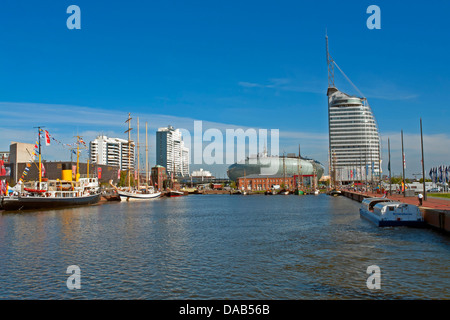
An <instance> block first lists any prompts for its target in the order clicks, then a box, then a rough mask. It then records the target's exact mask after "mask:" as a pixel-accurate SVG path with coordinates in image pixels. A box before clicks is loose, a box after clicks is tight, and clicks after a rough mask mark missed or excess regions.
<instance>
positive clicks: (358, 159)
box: [326, 37, 381, 185]
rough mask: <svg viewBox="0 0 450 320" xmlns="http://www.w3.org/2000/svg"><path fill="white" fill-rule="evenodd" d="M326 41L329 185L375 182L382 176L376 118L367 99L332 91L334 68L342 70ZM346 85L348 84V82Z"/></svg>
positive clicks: (333, 89)
mask: <svg viewBox="0 0 450 320" xmlns="http://www.w3.org/2000/svg"><path fill="white" fill-rule="evenodd" d="M326 40H327V63H328V91H327V96H328V129H329V164H330V176H331V179H332V183H333V184H335V185H339V184H349V183H353V182H356V183H358V182H359V183H372V182H377V181H378V180H379V179H380V174H381V154H380V136H379V132H378V126H377V123H376V120H375V117H374V115H373V112H372V109H371V108H370V106H369V104H368V102H367V99H366V98H364V97H357V96H351V95H348V94H346V93H344V92H341V91H339V90H338V89H337V88H336V87H335V85H334V66H336V67H337V68H338V69H339V70H340V71H341V72H342V70H341V69H340V68H339V67H338V66H337V64H336V63H335V62H334V61H333V60H332V58H331V56H330V54H329V51H328V37H326ZM343 75H344V76H345V74H343ZM345 77H346V76H345ZM346 78H347V77H346ZM347 79H348V78H347ZM349 82H350V83H351V81H350V80H349ZM351 84H352V85H353V83H351ZM355 88H356V87H355ZM356 90H358V89H357V88H356ZM358 91H359V90H358ZM361 96H362V94H361Z"/></svg>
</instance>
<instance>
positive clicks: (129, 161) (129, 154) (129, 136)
mask: <svg viewBox="0 0 450 320" xmlns="http://www.w3.org/2000/svg"><path fill="white" fill-rule="evenodd" d="M131 119H132V118H131V114H130V113H128V119H127V120H126V121H125V122H128V130H127V131H125V133H128V188H129V189H131V176H130V168H131V130H132V128H131Z"/></svg>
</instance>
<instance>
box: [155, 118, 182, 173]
mask: <svg viewBox="0 0 450 320" xmlns="http://www.w3.org/2000/svg"><path fill="white" fill-rule="evenodd" d="M156 164H157V165H160V166H163V167H165V168H166V170H167V173H168V174H169V175H171V174H172V173H173V174H174V176H182V177H187V176H189V148H187V147H185V146H184V141H183V137H182V134H181V131H180V130H179V129H174V128H173V127H172V126H168V127H164V128H159V129H158V131H157V132H156Z"/></svg>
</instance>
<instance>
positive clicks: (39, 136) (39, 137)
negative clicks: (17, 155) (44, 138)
mask: <svg viewBox="0 0 450 320" xmlns="http://www.w3.org/2000/svg"><path fill="white" fill-rule="evenodd" d="M35 128H37V129H38V148H39V186H38V190H41V182H42V176H41V175H42V164H41V163H42V162H41V128H45V127H35Z"/></svg>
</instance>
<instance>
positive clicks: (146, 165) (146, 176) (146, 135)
mask: <svg viewBox="0 0 450 320" xmlns="http://www.w3.org/2000/svg"><path fill="white" fill-rule="evenodd" d="M145 179H147V188H148V183H149V178H148V133H147V121H146V122H145Z"/></svg>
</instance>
